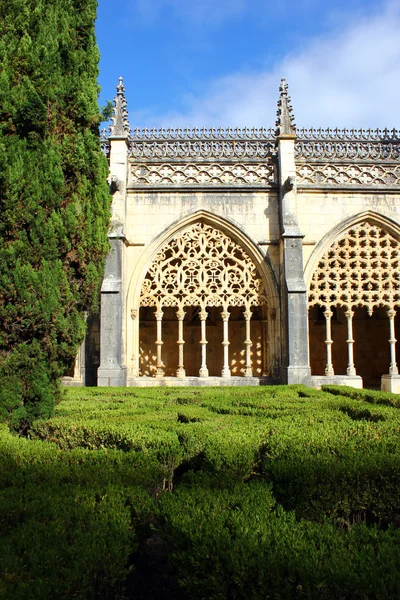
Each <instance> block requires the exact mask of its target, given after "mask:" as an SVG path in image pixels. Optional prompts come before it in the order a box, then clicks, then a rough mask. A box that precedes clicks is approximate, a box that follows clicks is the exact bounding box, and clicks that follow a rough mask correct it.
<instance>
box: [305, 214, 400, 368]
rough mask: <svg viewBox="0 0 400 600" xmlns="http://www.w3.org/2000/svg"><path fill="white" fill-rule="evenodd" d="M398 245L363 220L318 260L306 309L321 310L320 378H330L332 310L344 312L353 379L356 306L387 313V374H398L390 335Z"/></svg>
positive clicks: (398, 280) (398, 285) (399, 283)
mask: <svg viewBox="0 0 400 600" xmlns="http://www.w3.org/2000/svg"><path fill="white" fill-rule="evenodd" d="M399 264H400V241H399V240H397V239H396V238H395V237H393V236H392V235H391V234H390V233H389V232H387V231H385V230H384V229H381V228H380V227H378V226H377V225H374V224H371V223H369V222H368V221H366V222H363V223H359V224H358V225H355V226H354V227H351V228H350V229H349V230H348V231H347V232H346V233H345V234H344V235H343V236H342V237H341V238H339V239H338V240H337V241H336V242H335V243H334V244H333V245H332V246H331V247H330V248H329V249H328V250H327V251H326V252H325V254H324V255H323V256H322V258H321V259H320V261H319V263H318V267H317V269H316V270H315V272H314V274H313V277H312V281H311V284H310V293H309V307H312V306H315V305H319V306H321V307H323V308H324V309H325V311H324V316H325V319H326V340H325V345H326V352H327V362H326V368H325V374H326V375H328V376H332V375H334V370H333V364H332V349H331V346H332V343H333V340H332V336H331V320H332V317H333V311H332V309H334V308H337V307H343V308H344V309H345V316H346V319H347V329H348V336H347V337H348V339H347V345H348V367H347V374H348V375H355V374H356V371H355V367H354V356H353V344H354V341H355V340H354V339H353V316H354V309H355V308H356V307H364V308H366V309H367V312H368V315H370V316H371V315H372V313H373V311H374V309H377V308H379V307H383V308H385V309H386V311H387V316H388V318H389V326H390V339H389V344H390V357H391V363H390V368H389V373H391V374H397V373H398V368H397V364H396V352H395V345H396V339H395V335H394V319H395V315H396V308H397V307H398V306H400V273H399Z"/></svg>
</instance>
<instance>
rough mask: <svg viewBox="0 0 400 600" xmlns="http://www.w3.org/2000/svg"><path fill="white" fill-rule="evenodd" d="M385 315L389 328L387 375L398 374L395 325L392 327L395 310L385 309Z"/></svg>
mask: <svg viewBox="0 0 400 600" xmlns="http://www.w3.org/2000/svg"><path fill="white" fill-rule="evenodd" d="M387 316H388V317H389V328H390V337H389V344H390V367H389V375H398V374H399V369H398V368H397V363H396V342H397V340H396V337H395V327H394V318H395V316H396V312H395V311H394V310H393V309H391V310H388V311H387Z"/></svg>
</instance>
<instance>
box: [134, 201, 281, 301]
mask: <svg viewBox="0 0 400 600" xmlns="http://www.w3.org/2000/svg"><path fill="white" fill-rule="evenodd" d="M196 222H203V223H206V224H207V225H210V226H211V227H214V228H215V229H219V230H221V231H222V232H224V233H225V234H226V235H228V236H229V237H230V238H232V240H233V241H234V242H236V243H237V244H238V245H239V246H240V247H242V248H243V250H244V251H245V252H246V253H247V254H248V255H249V257H250V258H251V260H252V262H253V263H254V264H255V266H256V267H257V270H258V272H259V273H260V275H261V279H262V282H263V285H264V288H265V291H266V293H267V296H268V299H269V305H270V306H271V308H273V309H275V310H278V308H279V294H278V284H277V278H276V274H275V271H274V268H273V267H272V265H271V263H270V260H269V257H268V256H267V255H266V254H264V253H263V252H262V251H261V250H260V247H259V246H258V245H257V243H256V242H255V241H253V240H252V239H251V238H250V237H249V236H248V235H247V234H246V233H245V232H244V231H243V229H242V227H240V226H239V225H238V224H237V223H235V222H234V221H232V220H231V219H228V218H227V217H221V216H219V215H216V214H214V213H211V212H209V211H207V210H196V211H194V212H189V213H187V214H186V215H184V216H183V218H179V219H176V220H175V221H173V222H172V223H171V225H170V226H169V227H168V228H167V229H166V230H165V231H164V232H162V233H160V234H158V235H156V236H155V237H154V238H153V239H152V240H151V241H150V242H149V243H148V244H147V246H146V247H145V248H144V251H143V254H142V257H141V260H140V261H139V262H138V264H137V265H136V267H135V269H134V271H133V273H132V275H131V278H130V281H129V286H128V294H127V307H128V310H130V308H133V307H134V308H137V307H138V305H139V298H140V293H141V287H142V282H143V280H144V277H145V275H146V273H147V271H148V269H149V267H150V265H151V263H152V262H153V260H154V258H155V256H156V255H157V253H158V252H159V251H160V250H161V249H162V248H163V247H164V246H165V245H166V244H168V243H169V242H170V240H172V239H173V238H174V237H175V236H176V235H177V234H178V233H179V231H181V230H183V229H185V228H186V227H187V226H188V225H191V224H192V223H196Z"/></svg>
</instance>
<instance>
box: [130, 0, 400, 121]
mask: <svg viewBox="0 0 400 600" xmlns="http://www.w3.org/2000/svg"><path fill="white" fill-rule="evenodd" d="M158 1H159V2H168V3H171V2H173V3H180V0H158ZM208 2H209V0H204V5H205V4H208ZM218 2H221V5H225V1H224V0H218ZM399 31H400V5H399V3H398V2H397V0H389V1H388V2H387V4H386V9H385V10H383V11H382V12H381V13H380V14H378V15H375V16H372V17H368V18H365V19H362V20H360V19H358V20H353V21H352V20H348V21H347V22H345V21H344V26H343V28H342V29H341V30H337V31H335V32H334V33H331V34H330V36H325V37H318V38H313V39H309V40H306V41H305V42H304V44H303V48H302V49H301V50H300V51H296V52H293V53H288V54H287V55H286V56H284V57H283V58H282V59H281V60H280V61H279V62H277V63H275V64H274V65H272V66H271V67H269V68H268V67H267V68H265V69H264V70H261V71H257V72H237V73H232V74H230V75H228V76H225V77H222V78H220V79H217V80H214V81H212V82H211V83H210V84H209V85H208V86H207V87H206V89H205V91H204V92H203V93H202V94H200V95H193V94H190V95H187V96H186V97H185V98H183V99H182V102H181V104H182V106H184V109H183V110H182V112H180V113H179V114H178V113H167V114H162V115H160V114H159V115H156V114H153V115H150V114H149V115H147V117H148V119H149V120H147V119H146V121H147V122H148V123H150V124H153V123H154V125H155V126H160V125H163V126H173V127H177V126H181V127H182V126H189V127H191V126H197V127H199V126H200V127H201V126H210V125H213V126H216V127H218V126H220V125H221V126H227V125H231V126H234V127H235V126H245V125H247V126H250V127H252V126H261V125H263V126H267V127H269V126H274V122H275V113H276V101H277V98H278V86H279V81H280V78H281V77H282V76H284V77H286V79H287V81H288V83H289V90H290V94H291V96H292V100H293V106H294V112H295V116H296V124H297V126H298V127H303V126H305V127H311V126H313V127H320V126H321V127H327V126H329V127H335V126H338V127H356V128H358V127H373V128H375V127H390V128H391V127H397V128H399V127H400V35H399ZM139 116H140V117H143V114H141V115H139V113H137V114H134V113H132V114H131V123H132V124H133V123H134V122H138V120H136V118H137V117H139ZM141 122H143V121H142V120H141Z"/></svg>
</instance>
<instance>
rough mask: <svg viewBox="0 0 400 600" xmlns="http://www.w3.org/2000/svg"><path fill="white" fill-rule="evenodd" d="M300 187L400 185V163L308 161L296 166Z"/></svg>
mask: <svg viewBox="0 0 400 600" xmlns="http://www.w3.org/2000/svg"><path fill="white" fill-rule="evenodd" d="M296 175H297V185H298V186H299V187H301V186H304V187H314V188H318V187H322V186H329V187H330V186H354V185H356V186H370V187H372V188H374V187H398V186H400V165H396V164H391V165H389V164H385V165H383V164H374V165H372V164H367V165H365V164H340V163H331V164H327V163H323V164H318V163H307V164H302V163H300V164H298V165H297V168H296Z"/></svg>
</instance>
